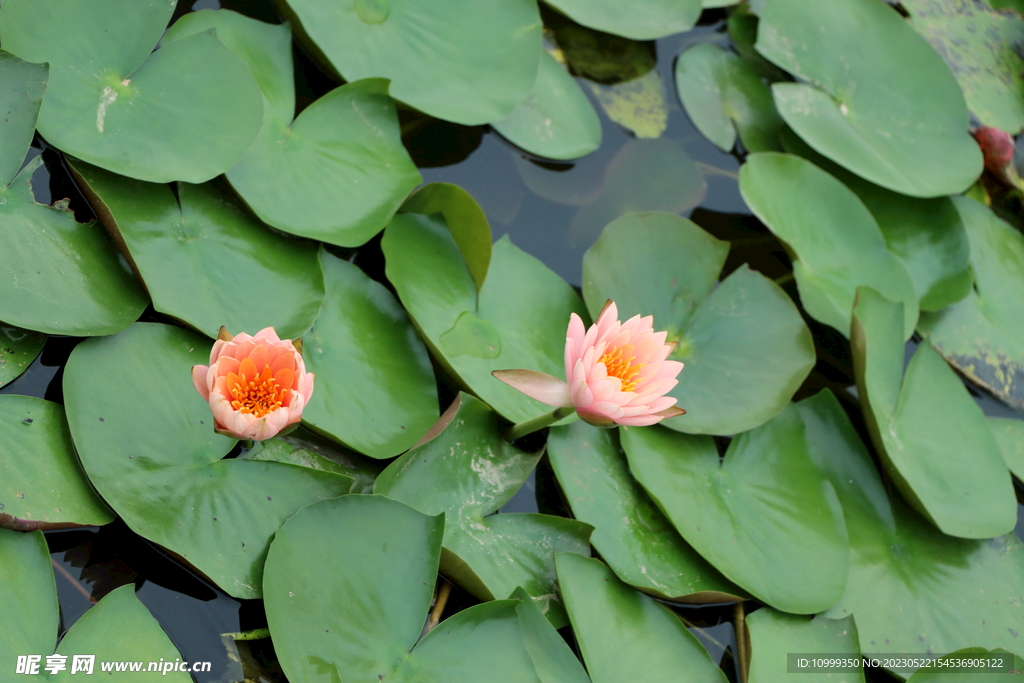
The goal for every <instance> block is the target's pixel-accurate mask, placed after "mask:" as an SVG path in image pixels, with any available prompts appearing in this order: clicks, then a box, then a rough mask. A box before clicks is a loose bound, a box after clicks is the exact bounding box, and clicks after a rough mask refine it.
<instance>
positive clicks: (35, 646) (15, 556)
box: [0, 529, 60, 676]
mask: <svg viewBox="0 0 1024 683" xmlns="http://www.w3.org/2000/svg"><path fill="white" fill-rule="evenodd" d="M0 586H4V587H6V590H2V591H0V614H3V615H4V618H3V619H0V667H3V668H2V671H4V675H5V676H12V674H13V673H14V671H15V669H16V666H17V659H18V655H28V654H43V653H50V652H53V646H54V644H55V643H56V642H57V631H58V630H59V629H60V608H59V607H58V606H57V587H56V585H55V584H54V581H53V569H52V568H51V567H50V550H49V548H47V546H46V537H44V536H43V532H42V531H34V532H32V533H29V534H25V533H20V532H17V531H11V530H9V529H0ZM14 586H17V587H18V589H17V590H13V587H14ZM44 661H45V660H44Z"/></svg>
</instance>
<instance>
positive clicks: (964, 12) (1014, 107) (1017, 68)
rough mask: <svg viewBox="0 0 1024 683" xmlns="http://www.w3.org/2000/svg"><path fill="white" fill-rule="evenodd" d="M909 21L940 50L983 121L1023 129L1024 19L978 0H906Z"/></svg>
mask: <svg viewBox="0 0 1024 683" xmlns="http://www.w3.org/2000/svg"><path fill="white" fill-rule="evenodd" d="M903 6H904V7H905V8H906V9H907V11H908V12H909V13H910V25H911V26H912V27H913V28H914V29H915V30H916V31H917V32H918V33H920V34H921V35H922V36H924V38H925V40H927V41H928V42H929V43H931V45H932V47H934V48H935V50H936V51H937V52H938V53H939V54H940V55H942V58H943V59H945V60H946V64H948V65H949V68H950V69H951V70H952V71H953V75H954V76H956V80H957V82H958V83H959V84H960V88H961V89H962V90H963V93H964V97H965V98H966V99H967V106H968V107H970V109H971V111H972V112H974V114H975V116H977V117H978V118H979V119H981V122H982V123H983V124H985V125H986V126H994V127H996V128H1000V129H1002V130H1004V131H1006V132H1007V133H1010V134H1011V135H1014V134H1016V133H1019V132H1020V130H1021V129H1022V128H1024V96H1022V95H1021V92H1022V90H1024V75H1022V72H1024V58H1022V57H1021V54H1020V49H1019V48H1017V47H1016V46H1017V45H1019V44H1020V43H1021V42H1024V21H1022V20H1021V17H1020V15H1019V14H1016V13H1015V12H1009V11H1003V12H997V11H994V10H993V9H992V8H991V7H989V5H988V3H986V2H983V1H982V0H907V1H906V2H904V3H903Z"/></svg>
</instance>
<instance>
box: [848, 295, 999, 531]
mask: <svg viewBox="0 0 1024 683" xmlns="http://www.w3.org/2000/svg"><path fill="white" fill-rule="evenodd" d="M857 292H858V302H857V304H856V306H855V307H854V309H853V330H852V332H851V334H850V345H851V346H852V348H853V359H854V370H855V371H856V375H857V391H858V393H859V395H860V396H861V401H862V403H861V405H862V408H863V410H864V419H865V421H866V422H867V426H868V430H869V431H870V432H871V438H872V440H873V441H874V444H875V448H876V449H877V451H878V453H879V455H880V456H882V459H883V461H884V462H885V465H886V469H887V470H888V472H889V474H890V476H891V477H892V478H893V481H895V483H896V485H897V486H898V487H899V489H900V491H901V492H902V493H903V495H904V496H906V497H907V499H908V500H909V501H910V503H911V504H912V505H913V506H914V507H915V508H917V509H918V510H919V511H920V512H921V513H922V514H924V515H925V516H927V517H928V518H929V519H931V520H932V521H933V522H934V523H935V525H936V526H938V527H939V529H941V530H942V531H943V532H945V533H947V534H949V535H951V536H960V537H963V538H991V537H993V536H1000V535H1002V534H1005V533H1009V532H1010V531H1012V530H1013V526H1014V524H1015V522H1016V520H1017V500H1016V497H1015V496H1014V493H1013V483H1012V481H1011V480H1010V475H1009V473H1008V472H1007V471H1006V464H1005V463H1004V462H1003V458H1002V455H1001V454H1000V451H999V445H998V444H997V443H996V441H995V437H993V436H992V432H991V430H990V429H989V427H988V425H987V424H986V422H985V416H984V415H983V414H982V412H981V408H979V407H978V406H977V404H976V403H975V402H974V400H973V399H972V398H971V395H970V394H969V393H968V392H967V390H966V389H965V388H964V386H963V384H962V383H961V382H960V380H959V379H958V378H957V376H956V374H955V373H954V372H953V370H952V369H951V368H950V367H949V366H948V365H946V363H945V361H943V360H942V357H941V356H939V354H938V353H937V352H936V351H935V349H933V348H932V347H931V345H929V344H921V345H920V346H919V347H918V348H917V352H916V353H915V354H914V357H913V358H912V359H911V361H910V365H909V366H908V367H907V373H906V376H905V377H904V378H903V382H902V386H901V383H900V377H901V375H902V372H901V370H902V368H903V339H902V336H903V335H902V331H901V329H900V328H901V321H902V320H903V311H902V310H901V308H902V306H901V305H900V304H894V303H893V302H891V301H889V300H887V299H885V298H884V297H883V296H881V295H880V294H878V293H877V292H876V291H875V290H873V289H870V288H867V287H862V288H860V289H858V290H857Z"/></svg>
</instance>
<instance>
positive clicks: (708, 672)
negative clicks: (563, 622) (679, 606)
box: [555, 553, 726, 683]
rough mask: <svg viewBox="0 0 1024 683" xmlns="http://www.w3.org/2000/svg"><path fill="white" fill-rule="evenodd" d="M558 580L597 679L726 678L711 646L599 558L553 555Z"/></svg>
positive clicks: (651, 682) (718, 681)
mask: <svg viewBox="0 0 1024 683" xmlns="http://www.w3.org/2000/svg"><path fill="white" fill-rule="evenodd" d="M555 564H556V566H557V568H558V585H559V588H560V589H561V591H562V597H563V598H564V599H565V605H566V608H567V609H568V611H569V618H570V619H571V620H572V626H573V632H574V633H575V635H576V639H577V640H578V641H579V644H580V650H582V651H583V660H584V661H585V662H586V663H587V670H588V671H589V672H590V677H591V679H592V680H593V681H594V683H622V681H645V683H670V682H672V683H674V682H676V681H679V680H680V675H681V672H686V673H685V678H686V680H687V681H692V682H693V683H725V681H726V678H725V674H724V673H722V670H721V669H719V668H718V667H717V666H715V663H714V662H712V661H711V657H709V656H708V652H707V650H705V649H704V646H703V645H701V644H700V641H698V640H697V638H696V636H694V635H693V634H692V633H690V632H689V631H688V630H687V629H686V627H685V626H684V625H683V622H682V620H681V619H680V618H679V617H677V616H676V615H675V614H673V613H672V612H671V611H669V609H668V608H667V607H665V606H664V605H660V604H658V603H657V602H655V601H654V600H653V599H651V598H650V597H648V596H646V595H644V594H643V593H639V592H637V591H635V590H633V589H632V588H630V587H629V586H627V585H626V584H624V583H622V582H621V581H619V579H618V578H616V576H615V574H613V573H612V571H611V570H610V569H608V567H607V566H605V564H604V563H603V562H601V561H600V560H594V559H590V558H587V557H582V556H580V555H575V554H573V553H559V554H558V556H557V557H556V558H555Z"/></svg>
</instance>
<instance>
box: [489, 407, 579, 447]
mask: <svg viewBox="0 0 1024 683" xmlns="http://www.w3.org/2000/svg"><path fill="white" fill-rule="evenodd" d="M575 412H576V409H575V408H573V407H572V406H569V407H567V408H566V407H562V408H555V409H554V410H552V411H551V412H550V413H543V414H541V415H538V416H537V417H531V418H530V419H529V420H523V421H522V422H520V423H518V424H514V425H512V426H511V427H509V429H508V431H507V432H505V438H506V439H507V440H509V441H517V440H519V439H521V438H523V437H524V436H526V435H527V434H533V433H534V432H539V431H540V430H542V429H544V428H545V427H550V426H551V425H553V424H555V423H556V422H558V421H559V420H561V419H564V418H566V417H569V416H570V415H572V414H573V413H575Z"/></svg>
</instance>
